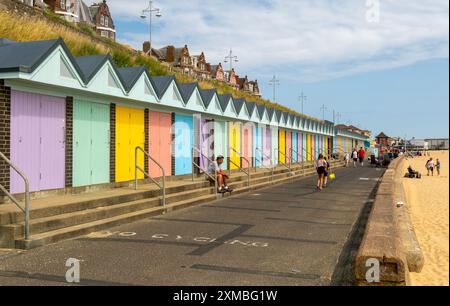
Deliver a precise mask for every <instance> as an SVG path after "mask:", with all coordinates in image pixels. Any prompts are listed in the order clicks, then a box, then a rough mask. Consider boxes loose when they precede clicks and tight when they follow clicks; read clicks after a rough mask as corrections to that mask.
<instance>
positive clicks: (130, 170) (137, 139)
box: [115, 106, 145, 182]
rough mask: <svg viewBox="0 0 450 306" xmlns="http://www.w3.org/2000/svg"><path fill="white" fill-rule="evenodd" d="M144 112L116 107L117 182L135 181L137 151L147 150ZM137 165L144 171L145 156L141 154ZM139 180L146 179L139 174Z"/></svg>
mask: <svg viewBox="0 0 450 306" xmlns="http://www.w3.org/2000/svg"><path fill="white" fill-rule="evenodd" d="M144 122H145V121H144V110H143V109H138V108H132V107H125V106H116V128H115V130H116V137H115V139H116V142H115V150H116V162H115V165H116V182H124V181H131V180H133V179H134V170H135V149H136V147H141V148H145V128H144ZM136 162H137V164H138V165H139V166H140V167H141V168H142V169H144V155H143V154H139V155H138V160H137V161H136ZM138 178H139V179H142V178H144V175H143V174H142V173H138Z"/></svg>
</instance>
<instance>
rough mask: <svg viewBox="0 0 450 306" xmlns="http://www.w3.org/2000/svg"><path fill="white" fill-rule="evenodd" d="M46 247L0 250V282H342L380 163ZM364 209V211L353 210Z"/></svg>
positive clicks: (349, 268)
mask: <svg viewBox="0 0 450 306" xmlns="http://www.w3.org/2000/svg"><path fill="white" fill-rule="evenodd" d="M336 173H337V179H336V180H335V181H334V182H332V184H331V185H330V186H329V187H328V188H327V189H326V190H324V191H323V192H317V191H316V190H315V188H314V186H315V177H308V178H303V179H301V180H297V181H293V182H292V183H290V184H286V185H281V186H275V187H271V188H268V189H264V190H258V191H254V192H252V193H249V194H243V195H237V196H234V197H231V198H227V199H224V200H220V201H215V202H211V203H207V204H203V205H199V206H194V207H192V208H188V209H185V210H180V211H177V212H173V213H169V214H166V215H164V216H157V217H154V218H149V219H146V220H142V221H139V222H135V223H132V224H128V225H124V226H119V227H116V228H112V229H110V230H109V231H104V232H99V233H94V234H91V235H89V236H86V237H81V238H77V239H75V240H70V241H64V242H61V243H57V244H53V245H48V246H44V247H41V248H38V249H34V250H30V251H27V252H14V251H11V252H8V251H1V250H0V285H67V283H66V280H65V274H66V270H67V269H68V268H67V267H66V266H65V263H66V260H67V259H68V258H76V259H78V260H80V267H81V268H80V275H81V282H80V285H330V284H338V285H345V284H350V283H351V275H352V266H351V262H352V256H354V253H355V248H356V247H357V245H358V241H359V239H360V238H361V228H362V225H361V223H363V222H360V220H362V221H364V220H363V219H364V216H367V212H368V210H370V206H371V203H372V202H373V193H374V190H376V186H377V182H378V179H379V177H380V176H381V175H382V174H383V171H382V170H379V169H372V168H357V169H354V168H345V169H339V170H337V171H336ZM360 216H363V217H360Z"/></svg>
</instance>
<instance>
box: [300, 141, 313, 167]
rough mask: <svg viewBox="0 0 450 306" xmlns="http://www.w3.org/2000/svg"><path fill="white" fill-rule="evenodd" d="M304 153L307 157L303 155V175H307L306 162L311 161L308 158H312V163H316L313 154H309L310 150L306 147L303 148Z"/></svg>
mask: <svg viewBox="0 0 450 306" xmlns="http://www.w3.org/2000/svg"><path fill="white" fill-rule="evenodd" d="M302 151H303V153H306V154H305V155H303V153H302V173H305V162H308V161H309V160H308V156H309V157H310V158H311V161H314V156H313V155H312V152H308V149H307V148H305V147H303V148H302ZM303 159H304V160H303Z"/></svg>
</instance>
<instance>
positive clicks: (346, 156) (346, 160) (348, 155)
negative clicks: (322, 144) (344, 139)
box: [344, 152, 350, 167]
mask: <svg viewBox="0 0 450 306" xmlns="http://www.w3.org/2000/svg"><path fill="white" fill-rule="evenodd" d="M344 160H345V167H348V163H349V162H350V154H348V152H345V155H344Z"/></svg>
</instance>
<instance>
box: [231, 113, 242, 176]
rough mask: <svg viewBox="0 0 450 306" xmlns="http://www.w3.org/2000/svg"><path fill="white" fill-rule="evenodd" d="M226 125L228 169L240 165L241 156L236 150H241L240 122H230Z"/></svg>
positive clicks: (233, 168) (236, 167)
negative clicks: (227, 134) (227, 129)
mask: <svg viewBox="0 0 450 306" xmlns="http://www.w3.org/2000/svg"><path fill="white" fill-rule="evenodd" d="M228 126H229V140H228V143H229V147H230V150H229V157H230V169H231V170H235V169H238V168H239V167H241V157H240V156H239V154H238V153H237V152H241V135H242V124H241V123H240V122H230V123H229V124H228Z"/></svg>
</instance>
